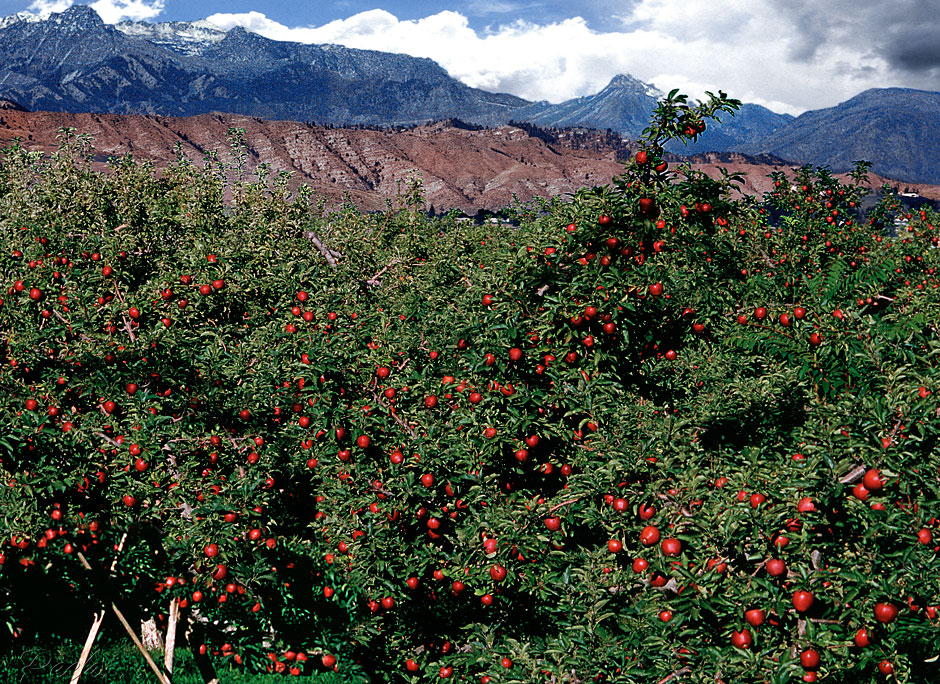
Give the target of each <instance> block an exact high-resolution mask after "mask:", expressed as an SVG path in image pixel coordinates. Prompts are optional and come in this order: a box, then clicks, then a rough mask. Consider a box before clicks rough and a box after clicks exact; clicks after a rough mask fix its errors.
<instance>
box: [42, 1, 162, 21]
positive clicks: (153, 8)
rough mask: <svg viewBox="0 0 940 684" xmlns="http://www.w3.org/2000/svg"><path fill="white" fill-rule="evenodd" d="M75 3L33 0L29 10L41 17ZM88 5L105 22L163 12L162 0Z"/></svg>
mask: <svg viewBox="0 0 940 684" xmlns="http://www.w3.org/2000/svg"><path fill="white" fill-rule="evenodd" d="M74 4H75V0H34V2H33V3H32V4H31V5H30V6H29V11H30V12H34V13H35V14H38V15H39V16H41V17H45V16H48V15H50V14H53V13H55V12H62V11H64V10H66V9H68V8H69V7H71V6H72V5H74ZM90 7H91V8H92V9H93V10H95V11H96V12H97V13H98V15H99V16H100V17H101V19H102V20H103V21H104V22H105V23H106V24H116V23H117V22H119V21H124V20H130V21H143V20H145V19H154V18H155V17H158V16H159V15H160V14H162V13H163V9H164V3H163V0H151V1H150V2H147V0H97V1H96V2H93V3H91V5H90Z"/></svg>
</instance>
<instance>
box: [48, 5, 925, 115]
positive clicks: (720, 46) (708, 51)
mask: <svg viewBox="0 0 940 684" xmlns="http://www.w3.org/2000/svg"><path fill="white" fill-rule="evenodd" d="M73 1H74V0H34V2H33V3H32V5H31V6H30V9H31V10H33V11H35V12H39V13H45V14H48V13H49V12H53V11H61V10H63V9H65V8H66V7H68V6H70V5H71V4H72V3H73ZM936 2H937V0H895V1H894V2H891V3H885V2H883V0H827V2H826V3H819V2H818V0H788V1H787V2H786V3H781V2H779V1H778V0H710V1H709V2H707V3H704V2H703V3H691V2H688V0H632V2H629V3H625V2H623V0H585V1H584V2H583V3H570V6H571V8H579V9H580V10H582V11H584V12H586V13H587V14H588V16H589V17H590V20H589V19H586V18H584V17H582V16H565V15H564V14H559V13H558V10H559V9H563V8H564V7H565V6H566V4H565V3H563V2H561V1H560V0H474V2H471V3H470V4H469V5H467V6H466V7H467V8H468V9H467V11H468V12H473V13H474V14H473V15H471V16H480V15H481V13H485V14H487V15H488V16H496V15H498V16H500V17H511V16H520V17H528V18H526V19H516V20H515V21H505V22H503V23H494V24H492V25H490V26H489V27H487V28H485V29H480V28H474V27H472V26H471V24H470V20H469V19H468V16H467V15H466V14H464V13H461V12H457V11H443V12H438V13H436V14H432V15H429V16H426V17H423V18H419V19H414V20H402V19H399V18H398V17H396V16H395V15H394V14H392V13H391V12H388V11H386V10H382V9H374V10H370V11H366V12H360V13H358V14H354V15H352V16H349V17H348V18H345V19H338V20H336V21H332V22H329V23H327V24H324V25H322V26H306V27H304V26H299V27H298V26H287V25H285V24H282V23H279V22H277V21H275V20H273V19H270V18H269V17H267V16H266V15H265V14H263V13H262V12H258V11H255V12H246V13H238V14H232V13H220V14H214V15H212V16H211V17H209V21H210V22H212V23H213V24H215V25H217V26H219V27H220V28H223V29H229V28H232V27H234V26H242V27H244V28H245V29H246V30H249V31H252V32H255V33H258V34H260V35H262V36H266V37H268V38H271V39H275V40H290V41H298V42H302V43H336V44H340V45H345V46H347V47H353V48H360V49H369V50H381V51H386V52H395V53H404V54H410V55H413V56H416V57H427V58H430V59H433V60H435V61H436V62H438V63H439V64H440V65H441V66H442V67H443V68H444V69H446V70H447V72H448V73H449V74H450V75H451V76H453V77H455V78H457V79H459V80H461V81H463V82H464V83H466V84H468V85H471V86H474V87H479V88H484V89H486V90H491V91H500V92H509V93H512V94H515V95H519V96H521V97H524V98H526V99H530V100H549V101H551V102H560V101H562V100H566V99H569V98H573V97H578V96H582V95H588V94H593V93H596V92H597V91H598V90H600V89H601V88H603V87H604V86H605V85H606V84H607V83H608V82H609V81H610V79H611V78H612V77H614V76H615V75H617V74H619V73H627V74H631V75H632V76H634V77H636V78H639V79H640V80H643V81H646V82H648V83H652V84H653V85H655V86H656V87H658V88H659V89H660V90H663V91H669V90H671V89H672V88H679V89H681V90H683V91H684V92H686V93H688V94H690V95H692V96H693V97H699V98H700V97H703V96H704V92H705V91H706V90H711V91H713V92H714V91H717V90H719V89H720V90H724V91H726V92H727V93H728V94H729V95H731V96H732V97H736V98H739V99H741V100H744V101H746V102H755V103H758V104H764V105H765V106H767V107H769V108H771V109H773V110H775V111H781V112H788V113H791V114H798V113H800V112H802V111H804V110H806V109H811V108H819V107H825V106H831V105H834V104H836V103H838V102H840V101H843V100H846V99H848V98H849V97H852V96H854V95H855V94H857V93H858V92H859V91H861V90H864V89H866V88H872V87H886V86H906V87H911V88H924V89H936V88H937V78H938V77H940V47H938V45H940V43H938V42H937V41H936V40H935V36H937V35H940V13H938V12H936ZM91 6H92V7H93V8H94V9H95V10H97V11H98V13H99V14H100V15H101V16H102V18H103V19H104V20H105V21H106V22H109V23H113V22H116V21H120V20H122V19H132V20H137V21H141V20H150V19H153V18H155V17H157V16H159V15H160V14H161V13H162V12H163V9H164V2H163V0H97V1H96V2H94V3H92V5H91ZM533 6H538V7H539V8H541V9H546V8H551V9H552V12H553V14H552V15H551V16H554V17H560V18H557V19H555V20H549V19H542V20H541V21H536V20H532V19H531V17H539V16H541V17H547V16H549V15H548V14H546V13H544V12H542V11H541V10H538V11H536V10H531V9H529V10H523V9H521V8H526V7H529V8H531V7H533ZM605 8H606V10H611V11H605V12H601V9H605ZM614 8H616V10H617V11H618V12H620V14H617V15H615V14H613V12H612V10H613V9H614ZM600 16H604V17H605V18H606V19H605V21H599V20H598V19H597V17H600Z"/></svg>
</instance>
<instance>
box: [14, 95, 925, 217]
mask: <svg viewBox="0 0 940 684" xmlns="http://www.w3.org/2000/svg"><path fill="white" fill-rule="evenodd" d="M63 127H68V128H73V129H75V131H76V132H78V133H84V134H88V135H91V136H93V138H94V144H95V148H96V149H97V156H96V157H95V159H96V161H95V164H96V165H98V166H99V167H104V166H106V164H107V159H108V157H120V156H123V155H125V154H131V155H133V157H134V158H135V159H137V160H152V161H153V162H154V164H155V166H156V167H157V168H160V167H165V166H166V165H168V164H170V163H172V162H173V161H174V160H175V157H176V154H175V151H174V150H175V147H176V146H177V145H178V146H179V148H180V150H181V151H182V153H183V155H184V156H185V157H187V158H188V159H190V160H192V161H193V162H194V163H200V164H201V163H203V160H204V159H205V158H206V156H207V155H208V154H210V153H212V152H217V153H218V158H219V159H221V160H223V161H225V160H228V159H229V158H230V157H229V149H228V135H229V131H230V129H231V128H242V129H244V130H245V136H244V139H245V142H246V143H247V146H248V162H247V163H248V167H249V168H250V169H253V168H254V167H256V166H257V165H258V164H259V163H262V162H263V163H266V164H268V165H269V167H270V171H271V173H272V174H274V175H276V174H278V173H279V172H282V171H286V172H289V173H291V174H292V184H293V185H294V187H296V186H297V185H298V184H300V183H307V184H308V185H310V186H311V188H312V189H313V191H314V192H315V193H316V194H317V195H319V196H322V197H324V198H326V200H327V202H328V204H330V205H336V204H340V203H342V202H343V201H344V200H345V199H346V198H347V197H348V198H349V199H351V200H352V201H353V202H355V203H356V204H357V205H358V206H359V207H361V208H363V209H381V208H384V207H385V206H386V201H387V200H388V199H394V198H395V196H396V193H397V192H398V189H399V184H400V183H401V182H403V181H407V179H408V178H409V177H411V176H412V175H413V174H414V173H418V174H420V175H421V177H422V179H423V182H424V186H425V190H426V194H427V198H428V202H429V203H430V204H431V205H433V206H434V208H435V209H436V210H438V211H446V210H449V209H460V210H462V211H465V212H467V213H469V214H473V213H475V212H477V211H478V210H480V209H486V210H490V211H496V210H499V209H501V208H503V207H505V206H506V205H508V204H510V203H511V202H512V201H513V198H514V197H515V198H518V199H519V200H522V201H526V200H529V199H531V198H533V197H536V196H540V197H549V196H555V195H562V196H564V195H565V194H566V193H569V192H572V191H574V190H576V189H578V188H580V187H584V186H593V185H603V184H606V183H609V182H610V180H611V179H612V178H613V177H614V176H616V175H619V174H620V173H621V171H622V165H621V163H620V161H618V160H622V159H626V158H627V157H629V156H630V155H631V154H632V152H633V147H632V145H631V144H629V143H625V142H624V141H623V139H622V138H621V137H620V136H619V135H616V134H610V133H600V132H597V131H590V130H585V129H575V130H557V129H542V128H537V127H534V126H531V125H529V126H523V127H515V126H502V127H499V128H495V129H482V128H480V127H478V126H470V125H466V124H461V123H460V122H455V121H451V122H446V123H442V122H438V123H433V124H427V125H423V126H419V127H415V128H409V129H403V128H399V129H376V128H372V129H369V128H345V129H342V128H331V127H324V126H314V125H310V124H304V123H298V122H292V121H266V120H263V119H259V118H254V117H248V116H240V115H232V114H227V115H220V114H204V115H200V116H195V117H180V118H175V117H161V116H122V115H116V114H64V113H53V112H24V111H20V110H16V109H5V110H0V147H7V146H9V145H10V144H11V143H12V142H13V140H14V139H15V138H16V139H19V141H20V144H21V145H22V146H23V147H25V148H28V149H34V150H41V151H45V152H51V151H54V150H55V149H56V146H57V144H58V143H57V136H58V135H59V131H60V129H61V128H63ZM691 159H692V161H693V165H694V166H695V167H697V168H700V169H703V170H705V171H706V172H709V173H713V174H716V173H718V171H717V169H719V168H722V167H723V168H727V169H729V170H730V171H744V172H746V173H747V174H748V176H747V183H746V184H745V186H744V188H743V189H744V191H745V192H747V193H755V194H761V193H763V192H765V191H767V190H768V189H769V188H770V181H769V180H768V179H767V174H768V173H769V172H770V171H772V170H786V169H787V168H789V167H788V166H787V165H786V164H785V163H783V162H781V161H780V160H779V159H775V158H772V157H747V156H745V155H742V154H733V153H721V154H708V155H699V156H696V157H693V158H691ZM873 182H874V184H875V185H879V184H880V183H881V182H883V179H880V178H878V177H873ZM900 189H901V190H915V191H918V192H921V194H925V195H928V196H933V197H937V198H940V191H938V190H937V188H930V187H926V186H911V185H909V184H902V185H901V186H900Z"/></svg>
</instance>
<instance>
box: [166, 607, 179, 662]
mask: <svg viewBox="0 0 940 684" xmlns="http://www.w3.org/2000/svg"><path fill="white" fill-rule="evenodd" d="M179 616H180V600H179V598H174V599H173V600H172V601H170V618H169V622H168V623H167V626H166V639H164V641H163V643H164V647H163V667H164V669H166V671H167V672H169V673H170V674H173V651H174V650H175V649H176V623H177V621H178V620H179Z"/></svg>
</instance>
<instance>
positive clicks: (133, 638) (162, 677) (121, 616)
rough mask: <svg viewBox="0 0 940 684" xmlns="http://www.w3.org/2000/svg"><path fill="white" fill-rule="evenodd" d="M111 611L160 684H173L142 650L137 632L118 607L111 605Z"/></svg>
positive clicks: (145, 650)
mask: <svg viewBox="0 0 940 684" xmlns="http://www.w3.org/2000/svg"><path fill="white" fill-rule="evenodd" d="M111 610H113V611H114V614H115V615H117V619H118V620H119V621H120V622H121V624H122V625H124V629H125V631H126V632H127V635H128V636H129V637H130V638H131V641H133V642H134V646H136V647H137V650H138V651H140V654H141V655H142V656H143V657H144V660H146V661H147V664H148V665H149V666H150V669H151V670H153V673H154V674H155V675H157V680H158V681H159V682H160V684H173V682H172V681H171V680H170V676H169V675H168V674H167V673H166V672H164V671H163V670H161V669H160V666H159V665H157V663H156V662H154V659H153V658H152V657H151V656H150V653H149V652H148V651H147V649H146V648H144V645H143V644H142V643H141V641H140V639H138V638H137V632H135V631H134V628H133V627H131V626H130V624H129V623H128V622H127V619H126V618H125V617H124V614H123V613H122V612H121V611H120V610H118V607H117V606H116V605H114V603H113V602H112V603H111Z"/></svg>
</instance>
